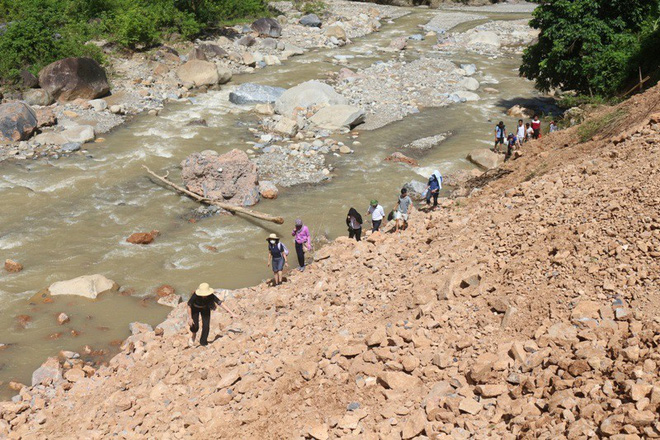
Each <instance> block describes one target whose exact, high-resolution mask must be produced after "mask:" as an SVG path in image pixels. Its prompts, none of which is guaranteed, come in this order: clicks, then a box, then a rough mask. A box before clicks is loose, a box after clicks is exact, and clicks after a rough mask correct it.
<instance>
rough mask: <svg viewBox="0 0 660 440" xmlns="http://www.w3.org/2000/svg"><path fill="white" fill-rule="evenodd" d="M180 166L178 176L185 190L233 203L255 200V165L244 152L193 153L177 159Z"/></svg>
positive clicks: (243, 203) (249, 203) (245, 203)
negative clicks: (183, 158) (179, 159)
mask: <svg viewBox="0 0 660 440" xmlns="http://www.w3.org/2000/svg"><path fill="white" fill-rule="evenodd" d="M181 167H182V168H183V170H182V171H181V178H182V179H183V182H184V183H185V185H186V188H187V189H188V190H189V191H192V192H194V193H197V194H201V195H203V196H204V197H206V198H208V199H210V200H215V201H218V202H225V203H230V204H232V205H237V206H252V205H254V204H256V203H257V202H259V177H258V175H257V166H256V165H255V164H254V163H253V162H252V161H250V158H249V157H248V155H247V154H246V153H245V152H244V151H241V150H236V149H234V150H231V151H230V152H229V153H226V154H222V155H220V154H218V153H217V152H216V151H212V150H206V151H202V152H201V153H193V154H191V155H190V156H188V157H187V158H186V159H185V160H184V161H183V162H181Z"/></svg>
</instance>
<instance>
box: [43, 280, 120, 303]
mask: <svg viewBox="0 0 660 440" xmlns="http://www.w3.org/2000/svg"><path fill="white" fill-rule="evenodd" d="M118 288H119V286H117V283H115V282H114V281H112V280H109V279H108V278H106V277H104V276H103V275H98V274H96V275H84V276H81V277H78V278H74V279H72V280H67V281H58V282H56V283H53V284H51V285H50V287H49V288H48V292H49V293H50V294H51V295H53V296H57V295H78V296H84V297H85V298H90V299H96V297H97V296H98V295H99V294H101V293H103V292H107V291H110V290H117V289H118Z"/></svg>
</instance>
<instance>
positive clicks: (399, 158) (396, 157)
mask: <svg viewBox="0 0 660 440" xmlns="http://www.w3.org/2000/svg"><path fill="white" fill-rule="evenodd" d="M385 160H386V161H387V162H399V163H405V164H408V165H410V166H413V167H416V166H419V163H417V161H416V160H415V159H413V158H410V157H408V156H406V155H405V154H403V153H400V152H398V151H395V152H394V153H392V154H390V155H389V156H387V157H386V158H385Z"/></svg>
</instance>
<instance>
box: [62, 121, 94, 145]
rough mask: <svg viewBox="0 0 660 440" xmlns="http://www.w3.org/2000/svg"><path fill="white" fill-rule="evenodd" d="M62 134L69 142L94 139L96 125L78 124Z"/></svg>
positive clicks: (83, 141)
mask: <svg viewBox="0 0 660 440" xmlns="http://www.w3.org/2000/svg"><path fill="white" fill-rule="evenodd" d="M60 135H61V136H62V137H63V138H64V139H66V141H67V142H79V143H81V144H84V143H85V142H90V141H93V140H94V139H95V138H96V133H94V127H92V126H91V125H78V126H75V127H71V128H69V129H67V130H64V131H63V132H61V133H60Z"/></svg>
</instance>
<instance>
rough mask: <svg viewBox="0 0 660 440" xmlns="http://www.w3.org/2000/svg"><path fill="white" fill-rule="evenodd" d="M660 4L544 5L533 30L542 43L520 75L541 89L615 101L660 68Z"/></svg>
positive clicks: (569, 1)
mask: <svg viewBox="0 0 660 440" xmlns="http://www.w3.org/2000/svg"><path fill="white" fill-rule="evenodd" d="M659 17H660V1H659V0H545V1H543V2H542V3H541V5H539V7H538V8H537V9H536V10H535V11H534V18H533V19H532V21H531V26H532V27H534V28H537V29H539V30H540V36H539V39H538V42H537V43H536V44H534V45H532V46H530V47H529V48H528V49H527V50H526V51H525V54H524V56H523V63H522V66H521V68H520V73H521V75H524V76H526V77H528V78H530V79H535V80H536V84H537V86H538V88H540V89H541V90H544V91H547V90H549V89H550V88H563V89H572V90H576V91H577V92H579V93H584V94H589V95H602V96H611V95H613V94H615V93H617V92H620V91H621V90H622V89H624V88H625V87H628V86H630V85H631V84H633V83H634V81H635V80H636V79H637V80H638V78H639V69H640V68H641V70H642V74H643V75H644V76H646V75H647V74H648V75H653V74H654V73H655V71H657V69H658V65H659V64H660V58H659V57H658V55H659V54H660V52H659V51H660V49H659V43H660V31H659V30H658V25H659Z"/></svg>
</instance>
